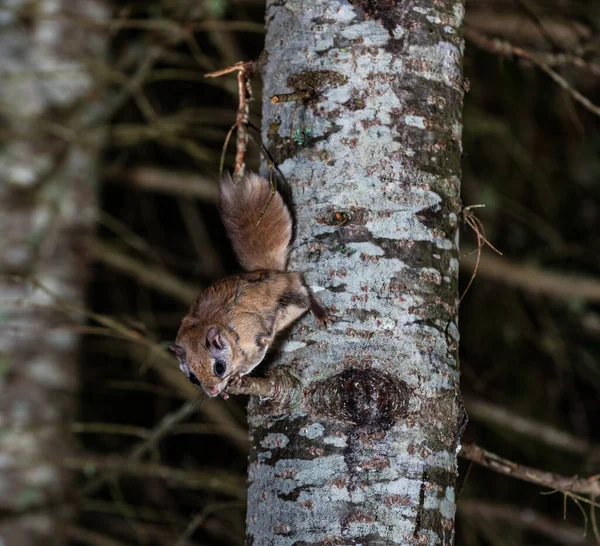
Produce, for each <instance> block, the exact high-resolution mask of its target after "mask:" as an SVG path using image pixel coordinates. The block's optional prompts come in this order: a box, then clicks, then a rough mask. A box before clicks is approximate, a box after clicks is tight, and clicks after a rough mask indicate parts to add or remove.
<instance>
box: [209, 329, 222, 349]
mask: <svg viewBox="0 0 600 546" xmlns="http://www.w3.org/2000/svg"><path fill="white" fill-rule="evenodd" d="M206 344H207V345H208V347H214V348H215V349H217V350H219V351H220V350H221V349H223V339H222V338H221V335H220V334H219V331H218V330H217V329H216V328H214V327H213V328H209V329H208V332H206Z"/></svg>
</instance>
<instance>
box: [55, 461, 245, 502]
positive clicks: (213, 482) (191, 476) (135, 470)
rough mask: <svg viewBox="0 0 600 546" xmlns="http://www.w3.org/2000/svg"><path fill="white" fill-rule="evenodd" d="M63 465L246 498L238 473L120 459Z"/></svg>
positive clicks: (69, 467) (71, 468)
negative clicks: (151, 479) (152, 479)
mask: <svg viewBox="0 0 600 546" xmlns="http://www.w3.org/2000/svg"><path fill="white" fill-rule="evenodd" d="M63 465H64V466H65V467H66V468H68V469H70V470H79V471H83V472H85V473H89V472H95V471H97V470H105V471H107V472H110V473H116V474H119V475H120V476H132V477H135V478H140V479H145V478H156V479H160V480H165V481H167V482H169V484H170V485H172V486H173V487H181V488H185V489H200V490H204V491H211V492H215V493H220V494H223V495H227V496H230V497H234V498H236V499H243V498H245V497H246V487H245V484H244V480H242V479H240V477H239V476H238V475H236V474H228V473H225V472H223V471H217V470H202V471H201V470H182V469H180V468H172V467H169V466H164V465H161V464H155V463H142V462H139V461H136V462H135V463H134V464H132V463H130V462H128V461H127V459H123V458H121V457H90V456H87V457H66V458H65V459H63Z"/></svg>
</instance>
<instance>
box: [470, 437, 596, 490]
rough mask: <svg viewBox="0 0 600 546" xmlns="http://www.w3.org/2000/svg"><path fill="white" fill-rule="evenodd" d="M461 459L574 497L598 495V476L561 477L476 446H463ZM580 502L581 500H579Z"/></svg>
mask: <svg viewBox="0 0 600 546" xmlns="http://www.w3.org/2000/svg"><path fill="white" fill-rule="evenodd" d="M460 456H461V457H462V458H463V459H468V460H469V461H473V462H475V463H477V464H479V465H481V466H483V467H485V468H489V469H490V470H494V471H495V472H498V473H499V474H504V475H505V476H511V477H513V478H517V479H519V480H523V481H526V482H530V483H535V484H536V485H541V486H544V487H548V488H550V489H552V490H556V491H562V492H564V493H571V494H572V493H575V494H576V495H589V496H591V497H592V498H594V497H597V496H599V495H600V476H590V477H589V478H579V477H578V476H561V475H560V474H554V473H552V472H546V471H544V470H538V469H537V468H532V467H530V466H525V465H521V464H518V463H515V462H513V461H509V460H508V459H503V458H502V457H499V456H498V455H496V454H495V453H490V452H489V451H486V450H485V449H483V448H482V447H479V446H478V445H476V444H464V445H463V446H462V449H461V451H460ZM580 500H581V499H580Z"/></svg>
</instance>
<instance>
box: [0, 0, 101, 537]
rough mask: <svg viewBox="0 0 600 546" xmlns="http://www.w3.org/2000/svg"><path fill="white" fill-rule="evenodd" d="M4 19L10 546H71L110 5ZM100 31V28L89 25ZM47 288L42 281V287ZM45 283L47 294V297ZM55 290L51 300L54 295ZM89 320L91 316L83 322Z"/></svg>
mask: <svg viewBox="0 0 600 546" xmlns="http://www.w3.org/2000/svg"><path fill="white" fill-rule="evenodd" d="M3 5H4V6H5V7H2V8H0V51H1V52H2V55H0V80H1V82H2V83H1V84H0V124H1V126H2V132H1V133H0V232H1V235H0V241H1V242H0V304H1V307H2V308H1V317H0V321H1V323H0V324H1V325H0V545H2V546H30V545H31V546H34V545H40V544H48V545H50V544H63V543H64V542H65V534H64V531H65V524H66V523H67V522H68V520H69V518H70V517H71V515H72V514H71V510H69V509H68V508H65V506H67V505H65V504H64V502H65V500H67V498H68V493H69V489H70V486H71V481H70V480H69V476H68V474H67V473H66V472H65V470H64V469H63V467H62V459H63V457H64V456H65V455H67V454H70V453H71V452H72V449H73V447H74V444H73V441H72V439H71V434H70V427H69V425H70V423H71V422H72V420H73V418H74V412H75V409H76V405H75V402H76V398H75V397H76V390H77V385H78V377H77V358H78V336H77V335H75V333H73V315H72V314H71V313H69V311H68V309H69V306H77V307H80V308H84V307H85V300H84V289H85V281H86V269H87V260H86V258H85V256H84V253H83V250H84V247H83V237H84V236H86V235H87V234H88V233H89V232H90V229H91V228H92V227H93V218H94V213H95V207H96V182H97V175H96V167H97V160H98V151H99V145H100V140H101V139H100V138H98V137H94V136H93V135H89V134H87V133H84V132H83V130H82V129H83V124H82V119H83V118H84V117H85V113H86V112H88V111H89V109H91V108H92V107H93V105H94V101H96V100H97V99H98V98H99V97H100V96H101V92H100V91H101V88H102V87H103V84H102V83H101V82H100V81H99V79H98V78H97V77H96V76H97V75H98V74H102V73H103V72H102V70H101V69H102V68H103V66H102V63H103V58H104V54H105V52H106V44H107V40H106V36H105V34H106V33H104V35H102V34H99V33H98V32H97V29H96V27H95V26H94V23H97V22H99V21H102V20H104V19H106V18H107V17H108V14H109V12H108V2H107V1H106V0H86V1H85V2H73V1H69V0H53V1H50V0H38V1H37V2H30V1H27V0H14V1H12V2H8V3H6V2H5V3H4V4H3ZM83 21H88V22H89V23H91V25H90V24H84V23H83ZM32 279H35V280H36V281H35V282H30V281H31V280H32ZM37 281H39V283H40V284H41V285H43V286H44V287H45V289H41V288H40V287H39V286H40V285H38V284H37ZM46 289H47V290H46ZM79 318H81V317H79Z"/></svg>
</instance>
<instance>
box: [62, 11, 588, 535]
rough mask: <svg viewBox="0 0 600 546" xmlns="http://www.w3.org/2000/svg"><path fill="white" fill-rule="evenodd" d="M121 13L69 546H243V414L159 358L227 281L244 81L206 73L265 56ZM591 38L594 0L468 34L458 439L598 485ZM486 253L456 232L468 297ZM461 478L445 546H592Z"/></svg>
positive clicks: (513, 492)
mask: <svg viewBox="0 0 600 546" xmlns="http://www.w3.org/2000/svg"><path fill="white" fill-rule="evenodd" d="M115 17H116V19H115V21H114V22H113V23H111V25H110V26H109V28H107V32H110V33H111V40H112V46H111V52H110V56H111V64H112V65H113V66H114V68H115V71H116V72H117V73H118V74H120V77H121V83H120V84H119V85H125V83H126V82H130V83H131V82H132V81H135V82H137V84H136V86H132V87H131V88H132V89H133V91H132V93H131V94H130V97H129V98H128V100H127V101H126V102H125V103H124V104H123V105H122V106H121V107H120V108H119V109H118V111H117V112H116V114H115V115H114V116H113V118H112V120H111V121H110V126H109V129H108V144H107V146H106V148H105V153H104V159H103V175H102V186H101V212H100V215H99V226H98V230H97V235H96V238H95V239H94V240H93V241H92V242H91V243H90V249H89V252H90V253H91V256H92V257H93V260H94V266H93V279H92V282H91V284H90V285H89V288H88V294H89V295H88V304H89V308H90V309H91V310H92V311H93V312H94V313H97V314H98V315H102V316H105V317H111V318H112V319H114V320H115V321H117V322H116V323H115V324H116V326H115V325H114V324H113V326H111V328H110V329H108V330H106V329H104V328H100V326H102V325H101V324H99V323H97V322H94V321H90V325H89V333H88V334H87V335H85V337H84V341H83V350H82V353H81V367H80V369H81V380H82V387H81V393H80V401H81V403H80V410H79V417H78V421H77V423H75V424H74V430H75V432H76V434H77V441H78V445H79V448H80V450H79V455H78V457H75V458H73V460H71V461H70V463H69V464H70V466H72V467H73V469H74V470H75V471H76V473H77V476H78V477H77V484H78V485H77V497H76V498H77V505H78V508H79V509H80V515H79V520H78V522H77V523H76V527H77V529H79V531H78V532H77V533H74V535H73V534H72V536H73V544H75V543H77V544H80V543H81V544H106V545H109V544H110V545H125V544H144V545H170V546H172V545H173V544H178V545H183V544H197V545H201V544H203V545H226V546H233V545H238V544H239V545H241V544H243V543H244V516H245V504H244V503H245V479H246V446H245V440H244V438H245V432H244V429H245V426H246V425H245V405H246V400H245V399H244V398H242V397H232V398H231V399H230V400H228V401H226V402H224V401H222V400H219V401H213V400H205V399H203V397H202V396H199V391H197V390H195V389H194V388H193V387H192V386H191V385H190V384H189V383H187V382H186V380H185V378H184V377H183V376H182V375H181V374H180V373H179V370H178V369H177V366H176V364H175V361H174V359H173V358H172V356H171V355H170V354H169V353H168V352H167V351H166V350H165V346H166V343H167V342H169V341H172V340H173V339H174V337H175V335H176V332H177V329H178V326H179V322H180V320H181V318H182V316H183V315H184V314H185V313H186V312H187V308H188V305H189V303H190V302H191V300H192V298H193V297H194V293H195V292H196V290H197V289H200V288H201V287H203V286H207V285H208V284H210V283H211V282H213V281H215V280H216V279H218V278H220V277H221V276H222V275H224V274H226V273H229V272H233V271H235V270H236V264H235V261H234V258H233V255H232V252H231V249H230V246H229V244H228V242H227V240H226V238H225V236H224V232H223V229H222V226H221V224H220V221H219V217H218V213H217V210H216V197H217V180H218V171H219V161H220V155H221V150H222V146H223V143H224V141H225V138H226V135H227V133H228V131H229V129H230V127H231V126H232V124H233V123H234V122H235V114H236V109H237V83H236V78H235V75H234V74H231V75H228V76H227V75H226V76H223V77H221V78H215V79H206V78H205V77H204V74H205V73H207V72H211V71H214V70H217V69H220V68H223V67H226V66H229V65H232V64H234V63H235V62H237V61H240V60H253V59H258V58H259V55H260V53H261V50H262V44H263V19H264V5H263V3H262V2H260V1H258V0H205V1H186V0H180V1H178V2H172V1H167V0H164V1H163V2H160V1H154V2H151V1H148V2H121V3H120V4H119V6H117V9H116V11H115ZM599 26H600V5H598V3H592V2H590V3H580V2H574V1H570V0H553V1H542V0H536V1H530V0H514V1H513V0H507V1H491V0H485V1H483V0H473V1H471V2H469V4H468V5H467V14H466V19H465V35H466V36H465V38H466V50H465V61H464V72H465V78H466V79H465V87H466V88H467V89H468V93H467V94H466V99H465V110H464V150H463V152H464V153H463V174H464V178H463V186H462V187H463V193H462V198H463V202H464V204H465V205H467V206H468V205H480V204H484V205H485V208H473V209H470V210H471V212H472V213H475V214H476V215H477V217H478V218H479V219H480V220H481V222H482V225H483V226H484V227H485V236H486V237H487V239H488V240H489V241H490V243H491V244H493V245H494V247H496V248H497V249H498V250H499V251H501V252H502V254H503V255H502V256H500V255H498V254H497V253H495V252H494V251H493V250H492V249H491V248H489V247H487V246H486V247H484V248H483V250H482V255H481V259H480V266H479V271H478V274H477V277H476V279H475V280H474V282H473V284H472V286H471V287H470V290H469V291H468V293H467V294H466V295H465V297H464V299H463V301H462V305H461V310H460V330H461V367H462V389H463V395H464V399H465V404H466V407H467V410H468V412H469V414H470V423H469V425H468V427H467V429H466V433H465V438H464V440H465V442H476V443H477V444H478V445H480V446H481V447H483V448H485V449H487V450H489V451H490V452H493V453H496V454H498V455H500V456H502V457H504V458H506V459H509V460H511V461H514V462H516V463H520V464H525V465H529V466H531V467H535V468H537V469H540V470H546V471H550V472H553V473H555V474H557V475H562V476H573V477H575V476H580V477H583V476H592V475H595V474H599V473H600V449H598V446H600V427H599V426H598V423H597V420H598V417H599V416H600V364H599V356H600V278H599V277H600V238H599V234H600V184H599V182H598V180H599V177H600V118H599V116H600V106H597V105H600V29H599ZM123 82H125V83H123ZM252 84H253V92H254V96H255V98H256V100H254V102H252V104H251V122H252V123H253V124H254V125H255V126H260V96H261V85H260V81H259V78H254V79H253V82H252ZM585 98H587V99H589V102H586V101H585ZM291 138H292V139H295V141H296V142H295V144H296V145H302V143H303V140H304V139H303V134H302V132H301V131H300V132H298V134H294V135H291ZM233 150H234V146H230V148H229V151H228V153H227V155H226V157H225V164H226V166H231V165H232V163H233V161H232V159H233ZM259 159H260V153H259V151H258V148H257V146H256V145H251V146H250V156H249V158H248V160H249V166H250V168H252V169H257V168H258V163H259ZM477 246H478V245H477V237H476V235H475V233H474V232H473V230H472V229H471V228H470V227H468V226H467V225H465V226H464V229H463V230H462V233H461V249H462V250H461V253H462V254H463V255H465V258H464V259H463V262H462V264H461V289H462V290H464V289H465V288H466V286H467V284H468V282H469V279H470V277H471V274H472V272H473V268H474V264H475V262H476V260H477V254H476V253H475V254H473V251H474V250H475V249H477ZM95 328H97V329H95ZM115 328H116V330H115ZM115 331H118V332H120V335H115ZM460 474H461V477H460V496H459V500H458V514H457V537H456V542H457V544H460V545H463V544H464V545H467V546H476V545H493V546H507V545H510V544H514V545H525V544H532V545H534V544H535V545H537V544H548V543H562V544H593V543H595V542H596V543H599V544H600V531H599V530H598V525H597V523H596V521H597V517H596V514H595V513H594V510H593V506H592V505H590V503H589V502H587V501H588V500H589V498H588V499H585V498H581V497H578V496H576V495H573V494H570V493H569V494H565V493H564V492H561V491H552V490H551V489H549V488H548V487H543V486H541V485H538V484H534V483H525V482H524V481H522V480H518V479H515V478H513V477H509V476H505V475H501V474H499V473H497V472H495V471H494V470H493V469H488V468H483V467H481V466H480V465H477V464H473V463H471V462H470V461H466V460H461V466H460ZM592 500H593V499H592ZM598 517H600V516H598ZM86 532H87V533H88V534H87V535H86ZM78 533H79V534H78ZM101 540H105V541H106V542H102V541H101Z"/></svg>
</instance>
